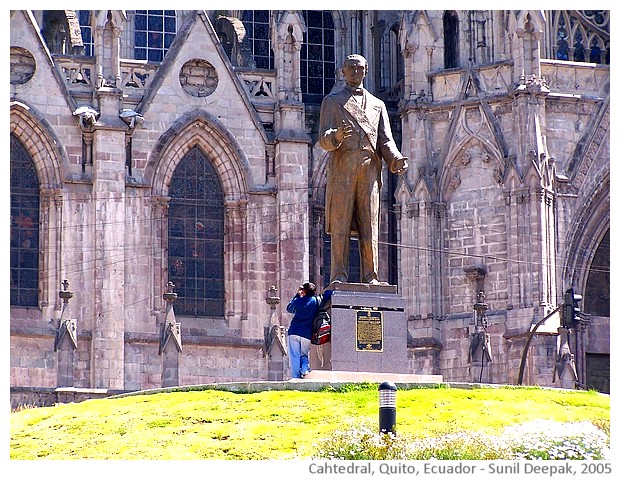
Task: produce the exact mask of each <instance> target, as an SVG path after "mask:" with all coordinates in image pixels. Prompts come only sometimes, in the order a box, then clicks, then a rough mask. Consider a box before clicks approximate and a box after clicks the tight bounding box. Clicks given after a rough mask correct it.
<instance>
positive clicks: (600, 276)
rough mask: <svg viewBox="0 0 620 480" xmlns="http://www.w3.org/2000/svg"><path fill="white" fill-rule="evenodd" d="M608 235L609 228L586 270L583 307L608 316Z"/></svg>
mask: <svg viewBox="0 0 620 480" xmlns="http://www.w3.org/2000/svg"><path fill="white" fill-rule="evenodd" d="M609 252H610V237H609V230H607V233H606V234H605V236H604V237H603V239H602V240H601V243H600V244H599V246H598V248H597V249H596V253H595V255H594V259H593V260H592V266H591V267H590V271H589V272H588V280H587V282H586V288H585V294H584V297H583V299H584V302H583V303H584V305H583V309H584V311H585V312H586V313H589V314H591V315H600V316H604V317H609V312H610V289H609V275H610V273H609V272H610V270H609V265H610V260H609V259H610V255H609Z"/></svg>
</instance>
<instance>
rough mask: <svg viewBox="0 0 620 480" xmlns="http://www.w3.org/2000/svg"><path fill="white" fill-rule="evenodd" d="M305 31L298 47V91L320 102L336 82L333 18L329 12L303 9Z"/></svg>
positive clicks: (305, 97)
mask: <svg viewBox="0 0 620 480" xmlns="http://www.w3.org/2000/svg"><path fill="white" fill-rule="evenodd" d="M302 13H303V16H304V20H305V22H306V27H307V31H306V33H305V34H304V42H303V44H302V46H301V52H300V56H301V93H302V94H303V96H304V101H305V102H307V103H316V104H320V103H321V101H322V100H323V97H324V96H325V95H327V94H328V93H329V92H330V91H331V89H332V88H333V86H334V83H335V82H336V49H335V33H334V32H335V31H334V19H333V17H332V14H331V12H329V11H326V10H325V11H321V10H303V12H302Z"/></svg>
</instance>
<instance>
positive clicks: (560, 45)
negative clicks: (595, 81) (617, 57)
mask: <svg viewBox="0 0 620 480" xmlns="http://www.w3.org/2000/svg"><path fill="white" fill-rule="evenodd" d="M551 23H552V31H553V39H552V42H553V58H554V59H556V60H566V61H573V62H592V63H600V64H607V65H608V64H609V46H610V45H609V11H607V10H559V11H556V10H554V11H552V12H551Z"/></svg>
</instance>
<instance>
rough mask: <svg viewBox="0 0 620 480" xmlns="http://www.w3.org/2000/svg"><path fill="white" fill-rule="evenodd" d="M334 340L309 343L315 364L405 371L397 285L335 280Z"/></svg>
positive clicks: (404, 322) (401, 307)
mask: <svg viewBox="0 0 620 480" xmlns="http://www.w3.org/2000/svg"><path fill="white" fill-rule="evenodd" d="M333 289H334V293H333V295H332V298H331V307H330V309H329V313H330V316H331V320H332V336H331V342H330V343H328V344H326V345H322V346H320V347H317V346H315V345H313V346H312V348H311V349H310V366H311V368H312V369H313V370H333V371H348V372H378V373H407V372H408V361H407V319H406V317H405V312H404V308H405V300H404V298H403V297H401V296H400V295H398V294H397V293H396V287H395V286H393V285H367V284H356V283H342V284H336V285H335V286H333Z"/></svg>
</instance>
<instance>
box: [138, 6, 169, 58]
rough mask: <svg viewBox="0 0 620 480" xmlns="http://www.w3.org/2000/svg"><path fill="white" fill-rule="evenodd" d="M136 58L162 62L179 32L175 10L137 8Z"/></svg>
mask: <svg viewBox="0 0 620 480" xmlns="http://www.w3.org/2000/svg"><path fill="white" fill-rule="evenodd" d="M134 30H135V34H134V55H135V59H136V60H148V61H149V62H161V61H162V60H163V59H164V55H166V52H168V49H169V48H170V45H172V41H173V40H174V37H175V36H176V33H177V20H176V13H175V11H174V10H136V15H135V18H134Z"/></svg>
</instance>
